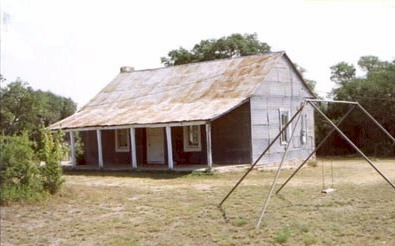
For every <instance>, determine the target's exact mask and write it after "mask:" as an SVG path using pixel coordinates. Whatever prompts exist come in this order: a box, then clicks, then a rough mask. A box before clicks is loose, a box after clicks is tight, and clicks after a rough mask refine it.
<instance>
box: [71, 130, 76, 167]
mask: <svg viewBox="0 0 395 246" xmlns="http://www.w3.org/2000/svg"><path fill="white" fill-rule="evenodd" d="M70 145H71V146H70V147H71V167H72V168H73V169H74V168H75V166H76V158H75V141H74V132H73V131H70Z"/></svg>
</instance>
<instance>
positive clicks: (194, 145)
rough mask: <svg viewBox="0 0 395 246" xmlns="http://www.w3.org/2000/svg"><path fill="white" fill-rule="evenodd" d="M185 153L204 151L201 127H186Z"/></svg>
mask: <svg viewBox="0 0 395 246" xmlns="http://www.w3.org/2000/svg"><path fill="white" fill-rule="evenodd" d="M184 151H185V152H194V151H196V152H197V151H202V143H201V139H200V126H184Z"/></svg>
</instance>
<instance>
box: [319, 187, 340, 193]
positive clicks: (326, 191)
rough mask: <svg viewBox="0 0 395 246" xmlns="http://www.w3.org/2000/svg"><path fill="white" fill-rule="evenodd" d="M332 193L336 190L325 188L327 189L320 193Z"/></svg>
mask: <svg viewBox="0 0 395 246" xmlns="http://www.w3.org/2000/svg"><path fill="white" fill-rule="evenodd" d="M334 191H336V189H333V188H327V189H324V190H322V191H321V193H324V194H329V193H332V192H334Z"/></svg>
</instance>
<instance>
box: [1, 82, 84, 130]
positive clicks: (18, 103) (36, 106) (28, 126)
mask: <svg viewBox="0 0 395 246" xmlns="http://www.w3.org/2000/svg"><path fill="white" fill-rule="evenodd" d="M0 100H1V109H0V127H1V129H2V131H3V133H4V134H5V135H13V134H20V133H21V132H22V131H24V130H28V131H32V132H33V133H34V132H38V131H37V129H38V128H39V127H40V126H48V125H50V124H52V123H55V122H56V121H59V120H61V119H63V118H65V117H67V116H69V115H71V114H73V113H74V112H75V110H76V107H77V105H76V103H75V102H73V101H72V100H71V99H70V98H65V97H62V96H58V95H55V94H53V93H51V92H44V91H41V90H37V91H35V90H33V88H31V87H30V86H29V84H28V83H26V82H23V81H22V80H20V79H17V81H15V82H12V83H10V84H8V85H7V86H6V87H4V88H0Z"/></svg>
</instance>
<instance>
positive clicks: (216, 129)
mask: <svg viewBox="0 0 395 246" xmlns="http://www.w3.org/2000/svg"><path fill="white" fill-rule="evenodd" d="M311 97H313V95H312V93H311V91H310V90H309V89H308V87H307V85H306V83H305V81H304V80H303V78H302V76H301V75H300V73H299V72H298V71H297V70H296V69H295V67H294V65H293V63H292V62H291V60H290V59H289V58H288V56H287V55H286V54H285V53H284V52H271V53H265V54H261V55H253V56H246V57H238V58H232V59H223V60H215V61H209V62H200V63H193V64H187V65H178V66H172V67H165V68H158V69H147V70H138V71H135V70H134V69H133V68H132V67H122V68H121V70H120V73H119V74H118V75H117V76H116V77H115V79H114V80H112V81H111V82H110V83H109V84H108V85H107V86H106V87H105V88H104V89H103V90H102V91H100V92H99V93H98V94H97V95H96V96H95V97H94V98H93V99H92V100H90V101H89V102H88V103H87V104H86V105H85V106H84V107H82V108H81V109H80V110H79V111H78V112H77V113H75V114H74V115H71V116H69V117H67V118H65V119H63V120H61V121H59V122H57V123H55V124H53V125H52V126H51V128H52V129H63V130H65V131H67V132H69V133H70V139H71V147H72V148H71V149H72V163H73V167H77V168H78V167H79V164H85V166H90V167H97V168H117V167H118V168H122V167H123V168H144V167H163V168H164V169H177V168H181V167H185V166H196V167H198V166H200V167H201V166H207V167H211V166H212V165H213V163H214V164H215V165H224V164H241V163H252V162H254V161H255V160H256V158H257V157H258V156H259V155H260V154H261V152H262V151H263V150H264V149H265V147H266V146H267V145H268V144H269V142H270V141H271V139H273V138H274V136H275V135H277V134H278V133H279V131H280V129H281V128H282V126H283V125H284V124H286V123H287V121H288V120H289V119H290V118H291V116H292V115H293V114H294V113H295V112H296V111H297V109H298V108H300V107H301V103H302V102H303V100H304V99H305V98H311ZM292 124H293V123H292ZM291 127H292V126H291ZM296 127H297V128H296V132H295V136H294V138H293V141H292V143H290V150H289V153H288V156H287V160H288V161H292V160H299V159H303V158H305V157H306V156H307V155H308V154H309V153H310V152H311V151H312V149H313V148H314V115H313V111H312V109H311V108H308V107H306V108H305V109H304V111H303V115H302V118H301V120H300V121H299V123H298V125H297V126H296ZM289 129H290V128H289ZM77 132H78V133H79V134H78V135H79V136H80V138H81V139H82V142H83V155H82V158H81V157H79V158H76V154H75V148H74V143H75V139H76V133H77ZM289 138H290V131H289V130H288V131H285V132H284V133H283V134H282V136H281V137H280V139H279V141H278V143H276V144H274V146H273V147H272V148H271V149H270V151H269V153H268V154H267V155H265V157H264V158H263V159H262V160H261V164H273V163H278V162H279V161H280V158H281V155H282V153H283V152H284V146H285V144H286V143H287V141H288V140H289ZM76 159H78V161H76ZM81 159H82V161H80V160H81Z"/></svg>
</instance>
